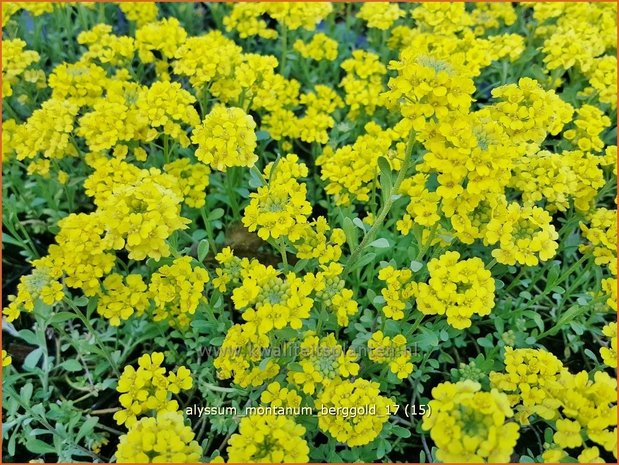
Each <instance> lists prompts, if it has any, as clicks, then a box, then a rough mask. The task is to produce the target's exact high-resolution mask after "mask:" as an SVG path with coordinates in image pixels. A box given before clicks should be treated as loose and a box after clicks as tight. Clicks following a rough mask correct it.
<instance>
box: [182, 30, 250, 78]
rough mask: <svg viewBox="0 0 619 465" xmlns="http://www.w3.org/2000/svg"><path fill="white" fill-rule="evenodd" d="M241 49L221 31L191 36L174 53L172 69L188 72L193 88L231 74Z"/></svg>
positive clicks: (239, 57)
mask: <svg viewBox="0 0 619 465" xmlns="http://www.w3.org/2000/svg"><path fill="white" fill-rule="evenodd" d="M241 52H242V49H241V47H239V46H238V45H236V44H235V43H234V41H232V40H230V39H228V38H226V37H225V36H224V35H223V34H222V33H221V32H220V31H210V32H209V33H207V34H205V35H202V36H199V37H190V38H189V39H187V40H186V41H184V42H183V44H182V45H181V46H180V47H179V48H178V50H177V51H176V53H175V60H174V64H173V67H174V72H175V73H176V74H178V75H181V76H187V77H188V79H189V82H190V83H191V85H192V86H193V87H194V89H196V90H200V89H202V88H203V87H204V86H206V85H208V84H209V83H212V82H213V81H215V82H216V83H217V82H218V81H221V80H223V79H227V78H229V77H230V76H231V74H232V71H233V68H234V66H235V65H237V64H239V63H240V61H241Z"/></svg>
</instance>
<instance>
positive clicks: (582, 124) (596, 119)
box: [563, 105, 610, 152]
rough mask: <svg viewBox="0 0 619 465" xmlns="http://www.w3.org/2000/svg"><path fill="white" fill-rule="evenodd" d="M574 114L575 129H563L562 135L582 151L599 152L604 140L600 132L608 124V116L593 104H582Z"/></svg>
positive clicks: (602, 147)
mask: <svg viewBox="0 0 619 465" xmlns="http://www.w3.org/2000/svg"><path fill="white" fill-rule="evenodd" d="M576 115H577V116H576V119H575V120H574V126H575V129H570V130H568V131H565V132H564V133H563V136H564V137H565V138H566V139H567V140H569V141H572V143H573V144H574V145H575V146H577V147H578V148H579V149H580V150H582V151H583V152H585V151H592V152H601V151H602V150H603V149H604V142H602V139H600V133H601V132H602V131H604V129H606V128H607V127H608V126H610V118H609V117H608V116H606V115H605V114H604V113H603V112H602V110H600V109H599V108H597V107H594V106H593V105H583V106H582V107H580V108H578V109H577V110H576Z"/></svg>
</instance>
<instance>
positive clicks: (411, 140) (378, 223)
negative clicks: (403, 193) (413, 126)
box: [344, 130, 415, 273]
mask: <svg viewBox="0 0 619 465" xmlns="http://www.w3.org/2000/svg"><path fill="white" fill-rule="evenodd" d="M414 146H415V131H413V130H411V132H410V134H409V136H408V142H407V145H406V153H405V155H404V161H403V162H402V167H401V168H400V172H399V173H398V176H397V178H396V180H395V182H394V183H393V189H392V191H391V192H392V193H395V192H397V191H398V188H399V187H400V184H402V181H404V178H405V177H406V173H407V171H408V169H409V167H410V166H411V161H412V153H413V147H414ZM393 202H394V199H393V195H389V196H388V197H387V198H386V199H385V203H384V204H383V206H382V208H381V209H380V211H379V213H378V216H377V217H376V219H375V220H374V224H372V227H371V228H370V230H369V231H368V232H367V233H366V234H365V236H363V239H362V240H361V243H360V244H359V245H358V246H357V248H356V249H355V250H353V251H352V253H351V254H350V257H349V258H348V261H347V262H346V266H345V270H344V273H346V272H348V271H349V270H350V268H351V266H352V265H354V264H355V262H356V261H357V260H358V259H359V255H361V252H363V250H364V249H365V248H366V247H367V245H368V244H369V243H370V242H371V241H372V239H374V236H375V235H376V233H377V232H378V230H379V229H380V228H381V227H382V225H383V223H384V222H385V218H386V217H387V215H388V214H389V211H390V210H391V206H392V205H393Z"/></svg>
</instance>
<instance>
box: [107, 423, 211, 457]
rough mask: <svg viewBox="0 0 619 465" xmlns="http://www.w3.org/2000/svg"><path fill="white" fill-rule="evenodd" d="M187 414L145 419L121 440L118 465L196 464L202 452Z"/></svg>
mask: <svg viewBox="0 0 619 465" xmlns="http://www.w3.org/2000/svg"><path fill="white" fill-rule="evenodd" d="M194 436H195V435H194V432H193V431H192V430H191V426H187V425H185V421H184V419H183V414H182V413H179V412H165V411H161V412H159V413H158V414H157V416H156V417H145V418H142V419H141V420H139V421H138V422H137V423H135V424H134V425H133V426H132V427H131V428H129V431H128V432H127V434H123V435H122V436H120V438H119V443H118V449H117V450H116V461H117V462H118V463H196V462H198V461H199V460H200V457H201V456H202V448H201V447H200V445H199V444H198V443H197V441H194V440H193V439H194Z"/></svg>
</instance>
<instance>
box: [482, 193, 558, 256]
mask: <svg viewBox="0 0 619 465" xmlns="http://www.w3.org/2000/svg"><path fill="white" fill-rule="evenodd" d="M558 238H559V234H558V233H557V231H556V230H555V227H554V226H553V225H552V217H551V216H550V214H548V212H547V211H546V210H544V209H542V208H539V207H534V206H527V205H525V206H520V205H519V204H518V203H516V202H513V203H511V204H509V206H508V207H507V210H506V211H505V213H504V214H502V215H500V216H497V217H494V218H492V219H491V220H490V222H489V223H488V227H487V229H486V237H485V239H486V241H487V242H488V243H489V244H496V243H498V248H495V249H494V250H493V251H492V256H493V257H494V258H496V260H497V261H498V262H499V263H504V264H506V265H514V264H516V263H519V264H521V265H526V266H535V265H537V264H538V263H539V262H540V261H546V260H550V259H551V258H552V257H554V256H555V254H556V252H557V248H558V247H559V244H558V243H557V242H556V241H557V239H558Z"/></svg>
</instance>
